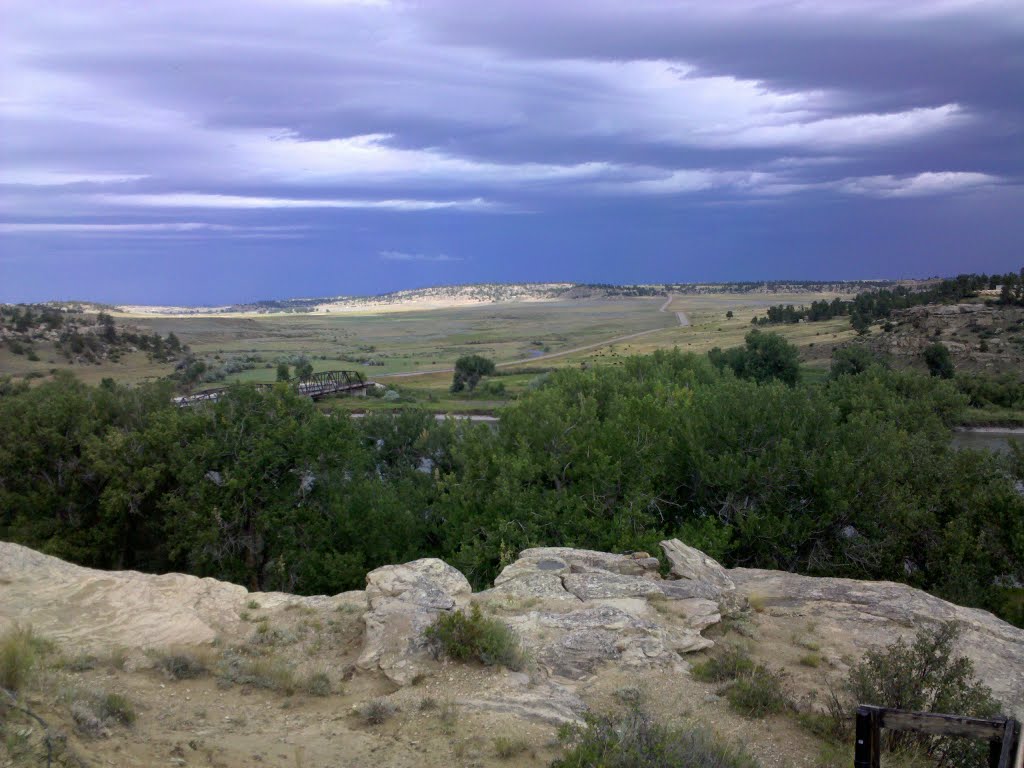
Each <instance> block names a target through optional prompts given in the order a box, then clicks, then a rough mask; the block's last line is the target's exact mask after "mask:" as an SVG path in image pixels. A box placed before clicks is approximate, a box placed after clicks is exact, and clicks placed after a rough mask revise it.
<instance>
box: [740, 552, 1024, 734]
mask: <svg viewBox="0 0 1024 768" xmlns="http://www.w3.org/2000/svg"><path fill="white" fill-rule="evenodd" d="M728 574H729V576H730V578H732V580H733V581H734V582H735V583H736V589H737V591H738V592H739V593H741V594H743V595H744V596H746V597H750V596H752V595H753V596H755V597H756V599H757V603H758V605H759V606H761V607H762V609H763V614H762V615H763V616H765V617H766V618H765V619H763V620H767V621H772V620H775V621H780V622H792V620H793V618H794V617H808V618H813V620H814V621H815V622H816V624H817V625H818V632H819V634H821V635H823V636H826V635H827V639H828V643H829V645H831V646H833V647H838V648H843V649H845V650H846V651H847V652H848V653H849V654H850V655H851V656H853V657H854V658H859V657H860V656H861V655H863V653H864V652H865V651H867V650H869V649H871V648H876V647H883V646H886V645H889V644H891V643H892V642H894V641H895V640H896V638H897V637H900V636H902V637H904V638H905V639H907V640H910V639H912V638H913V635H914V633H915V632H916V630H917V629H918V628H919V627H924V626H931V625H934V624H936V623H938V622H946V621H957V622H959V623H960V625H961V628H962V631H963V634H962V636H961V638H960V643H959V647H958V648H957V651H958V652H959V653H962V654H963V655H965V656H967V657H968V658H970V659H971V661H972V662H973V663H974V669H975V674H976V675H977V676H978V677H979V678H980V679H981V681H982V682H984V683H985V685H987V686H988V687H989V688H991V689H992V692H993V693H994V694H995V696H996V698H998V699H999V700H1000V701H1001V702H1003V704H1005V705H1006V706H1007V707H1009V708H1010V709H1011V710H1012V711H1013V712H1014V713H1015V714H1016V716H1018V717H1024V629H1019V628H1018V627H1014V626H1013V625H1011V624H1008V623H1007V622H1005V621H1002V620H1001V619H998V618H996V617H995V616H993V615H992V614H991V613H989V612H988V611H982V610H978V609H975V608H964V607H962V606H958V605H954V604H953V603H948V602H946V601H945V600H942V599H941V598H938V597H934V596H933V595H929V594H928V593H927V592H922V591H921V590H919V589H914V588H913V587H908V586H907V585H905V584H897V583H894V582H891V581H857V580H855V579H835V578H828V577H814V576H800V575H797V574H794V573H783V572H780V571H766V570H760V569H755V568H733V569H731V570H729V571H728Z"/></svg>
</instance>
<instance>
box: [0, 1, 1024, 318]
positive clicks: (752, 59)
mask: <svg viewBox="0 0 1024 768" xmlns="http://www.w3.org/2000/svg"><path fill="white" fill-rule="evenodd" d="M0 29H3V30H4V31H3V32H2V33H0V35H2V41H0V300H7V301H26V300H42V299H50V298H88V299H97V300H109V301H125V302H150V303H218V302H230V301H244V300H251V299H260V298H279V297H289V296H311V295H316V296H319V295H333V294H363V293H377V292H383V291H387V290H392V289H396V288H406V287H416V286H422V285H431V284H440V283H457V282H479V281H490V280H496V281H522V280H530V281H548V280H571V281H600V282H645V281H698V280H741V279H762V278H798V279H818V278H871V277H902V276H928V275H936V274H955V273H957V272H961V271H996V270H998V271H1006V270H1010V269H1017V268H1019V267H1020V266H1021V265H1022V263H1024V258H1022V257H1024V248H1022V243H1024V186H1022V181H1024V3H1022V2H1020V0H1012V2H1011V1H1006V2H1003V0H988V1H985V0H817V1H816V2H812V1H810V0H717V1H716V2H709V1H708V0H678V1H677V2H663V1H662V0H586V2H584V1H583V0H580V1H579V2H570V1H569V0H544V1H543V2H535V1H534V0H467V1H466V2H462V1H461V0H429V1H424V2H403V1H402V0H396V1H395V2H389V1H388V0H379V1H377V2H374V1H366V2H361V1H350V0H290V1H289V2H282V1H280V0H238V1H237V2H235V1H234V0H203V2H198V1H197V0H175V2H167V3H164V2H160V3H152V2H131V1H128V0H124V1H122V2H113V1H108V0H78V1H77V2H60V1H59V0H52V1H50V2H40V0H4V2H3V3H2V4H0Z"/></svg>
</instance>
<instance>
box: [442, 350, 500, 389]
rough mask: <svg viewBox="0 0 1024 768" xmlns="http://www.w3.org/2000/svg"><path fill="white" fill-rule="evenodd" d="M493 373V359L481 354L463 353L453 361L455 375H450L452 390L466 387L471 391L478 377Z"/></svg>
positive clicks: (477, 381) (478, 379)
mask: <svg viewBox="0 0 1024 768" xmlns="http://www.w3.org/2000/svg"><path fill="white" fill-rule="evenodd" d="M492 373H494V361H493V360H490V359H488V358H486V357H483V356H482V355H464V356H462V357H460V358H459V359H458V360H456V361H455V375H454V376H453V377H452V386H451V391H452V392H461V391H462V390H463V389H468V390H469V391H470V392H472V391H473V390H474V389H476V385H477V384H478V383H480V379H482V378H483V377H484V376H490V375H491V374H492Z"/></svg>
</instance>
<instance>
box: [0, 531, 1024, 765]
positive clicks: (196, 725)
mask: <svg viewBox="0 0 1024 768" xmlns="http://www.w3.org/2000/svg"><path fill="white" fill-rule="evenodd" d="M661 546H662V549H663V550H664V554H665V556H666V557H667V559H668V561H669V562H670V563H671V572H670V573H669V575H668V577H667V578H662V577H661V576H660V575H659V561H658V559H656V558H654V557H651V556H649V555H647V554H646V553H636V554H630V555H612V554H606V553H601V552H592V551H587V550H576V549H567V548H541V549H529V550H525V551H524V552H522V553H521V554H520V556H519V558H518V559H517V560H516V561H515V562H514V563H512V564H511V565H509V566H508V567H506V568H505V569H504V570H503V571H502V573H501V574H500V575H499V576H498V578H497V579H496V580H495V585H494V587H493V588H492V589H489V590H486V591H484V592H478V593H473V592H472V590H471V588H470V585H469V582H468V581H467V580H466V578H465V577H464V576H463V575H462V574H461V573H459V572H458V571H457V570H455V569H454V568H452V567H450V566H448V565H447V564H445V563H444V562H442V561H440V560H436V559H422V560H417V561H414V562H411V563H406V564H404V565H392V566H385V567H383V568H378V569H377V570H375V571H373V572H371V573H370V574H369V575H368V576H367V586H366V589H365V590H363V591H358V592H347V593H343V594H339V595H334V596H330V597H299V596H294V595H286V594H281V593H250V592H247V591H246V590H245V589H244V588H242V587H239V586H236V585H232V584H227V583H223V582H218V581H215V580H212V579H200V578H196V577H192V576H184V575H180V574H167V575H163V576H152V575H145V574H141V573H136V572H101V571H94V570H90V569H86V568H81V567H78V566H74V565H70V564H68V563H66V562H63V561H61V560H57V559H55V558H52V557H49V556H46V555H42V554H39V553H37V552H34V551H32V550H30V549H26V548H24V547H21V546H18V545H15V544H9V543H2V542H0V632H3V631H5V630H10V628H11V627H13V626H16V625H18V626H21V627H23V628H24V627H25V626H26V625H29V624H31V625H32V628H33V630H34V632H35V633H36V635H37V640H36V641H35V642H36V643H37V645H39V647H40V648H41V649H44V651H45V652H44V653H43V654H42V657H41V658H42V659H43V660H42V662H41V663H40V664H39V665H38V668H37V670H36V674H35V675H34V676H33V678H32V679H31V682H30V683H29V684H28V685H27V686H26V688H25V691H26V693H25V696H24V701H25V702H27V704H28V706H29V707H30V708H31V709H32V710H33V711H35V712H36V713H37V714H39V715H41V716H42V717H43V718H44V720H46V721H47V722H48V723H49V725H50V727H51V731H52V732H53V733H55V734H57V735H58V736H59V739H58V740H59V745H58V746H59V748H60V755H61V758H60V759H61V760H62V761H64V762H63V764H66V765H82V764H89V765H117V766H149V765H157V764H170V765H201V766H226V767H234V766H251V765H275V766H302V765H310V766H318V765H335V764H346V765H371V764H375V765H389V766H417V768H424V767H427V768H429V767H430V766H442V765H443V766H451V765H475V766H482V765H492V764H493V765H499V764H500V765H523V766H525V765H547V764H548V763H550V762H551V760H552V759H554V758H556V757H557V756H558V755H559V749H560V747H559V746H558V742H557V740H556V738H555V737H556V732H557V729H558V727H559V726H561V725H564V724H567V723H575V722H579V721H580V718H581V717H582V715H583V714H584V713H585V712H587V711H594V712H602V711H608V710H609V709H612V708H614V707H616V706H618V705H620V704H621V703H622V702H623V701H632V700H636V699H643V700H644V701H646V702H648V703H649V705H650V706H651V707H653V708H654V709H655V710H656V711H657V712H658V714H659V715H660V716H661V717H663V718H664V719H666V720H668V721H674V722H676V721H677V722H692V723H698V724H700V725H702V726H704V727H707V728H710V729H712V730H713V731H714V732H715V733H717V734H718V736H719V737H720V738H722V739H724V740H726V741H732V742H742V743H745V744H746V746H747V748H748V749H749V750H750V751H751V752H752V753H754V754H755V756H756V757H757V759H758V760H759V761H760V763H761V764H762V765H765V766H782V765H796V766H816V765H820V764H821V759H820V753H821V750H822V742H821V741H820V739H819V738H818V737H817V736H815V735H814V734H813V733H812V732H810V731H808V730H807V729H806V728H802V727H800V726H799V725H798V718H797V717H796V716H795V715H782V714H780V715H773V716H771V719H770V721H769V722H770V727H762V726H752V724H751V721H750V720H748V719H747V718H744V717H742V716H740V715H739V714H737V713H736V712H734V711H733V710H732V709H730V708H729V706H728V705H727V702H726V701H725V699H723V698H722V696H721V690H720V686H718V685H716V684H712V683H705V682H700V681H698V680H697V679H695V678H694V677H693V676H692V675H691V674H690V670H691V664H692V662H693V661H694V660H697V659H701V658H705V657H707V655H708V653H709V652H710V653H714V652H715V650H716V646H718V647H722V646H724V645H742V646H744V647H746V648H748V649H749V653H750V654H751V657H752V658H753V660H754V661H756V662H758V663H763V664H766V665H770V666H771V667H772V668H781V670H783V671H784V672H785V673H786V675H785V676H784V677H780V678H779V679H780V680H785V687H786V690H787V694H788V696H790V697H791V699H792V701H793V706H794V707H795V708H796V709H797V710H798V711H801V712H811V711H814V710H815V709H821V708H822V707H823V705H824V698H823V695H824V692H825V690H826V688H827V685H828V683H829V681H834V680H837V679H839V678H841V677H842V676H843V675H844V674H845V673H846V672H847V671H848V669H849V667H850V665H851V664H853V663H855V662H856V661H857V659H859V658H860V657H861V656H862V654H863V653H864V652H865V651H866V650H868V649H870V648H872V647H874V646H879V645H883V644H886V643H890V642H892V641H893V640H894V639H896V638H897V637H905V636H910V635H912V634H913V632H914V630H915V629H916V628H918V627H921V626H928V625H934V624H935V623H937V622H942V621H946V620H950V619H954V620H957V621H959V622H960V623H961V624H962V627H963V635H962V638H961V643H960V649H959V650H960V651H962V652H963V653H964V654H966V655H967V656H968V657H969V658H970V659H971V660H972V661H973V663H974V665H975V670H976V672H977V674H978V676H979V677H980V678H981V679H982V680H983V681H984V682H985V683H986V684H987V685H988V686H990V687H991V688H992V690H993V692H994V694H995V695H996V696H997V697H998V698H999V699H1001V700H1002V701H1003V702H1005V703H1007V704H1008V705H1009V706H1012V707H1016V714H1017V715H1018V716H1020V715H1022V714H1024V630H1020V629H1017V628H1014V627H1012V626H1010V625H1008V624H1006V623H1004V622H1002V621H1000V620H998V619H996V618H994V617H993V616H992V615H990V614H988V613H985V612H983V611H978V610H972V609H966V608H961V607H957V606H954V605H952V604H950V603H947V602H944V601H942V600H940V599H938V598H935V597H932V596H930V595H927V594H925V593H923V592H920V591H917V590H914V589H911V588H909V587H906V586H903V585H899V584H892V583H870V582H858V581H851V580H845V579H829V578H811V577H806V576H797V575H793V574H788V573H780V572H774V571H759V570H747V569H732V570H726V569H723V568H722V567H721V566H720V565H718V563H716V562H714V561H713V560H711V559H710V558H708V557H706V556H705V555H703V554H702V553H700V552H698V551H697V550H694V549H692V548H689V547H687V546H685V545H683V544H682V543H680V542H679V541H677V540H672V541H666V542H663V543H662V545H661ZM469 606H479V607H480V608H481V609H482V614H483V615H485V616H488V617H494V618H497V619H500V620H501V621H502V622H504V623H505V624H506V625H508V626H509V627H511V628H512V629H513V630H514V632H515V633H516V635H517V636H518V637H519V638H520V639H521V641H522V645H523V647H524V648H525V651H526V657H527V663H526V664H525V666H524V668H523V670H522V671H508V670H504V669H500V668H497V667H484V666H481V665H474V664H468V663H456V662H451V661H439V660H437V659H435V658H434V655H433V654H432V653H431V651H430V648H429V646H428V644H427V642H426V641H425V639H424V635H423V630H424V629H425V628H426V627H427V626H429V625H430V624H431V623H432V622H433V621H434V620H435V619H436V618H437V617H438V616H439V615H441V614H445V613H448V612H451V611H454V610H456V609H460V608H467V607H469ZM111 697H113V698H111ZM110 701H115V702H117V703H118V707H119V708H115V709H111V708H110V706H108V707H107V710H108V711H107V716H106V717H104V716H103V713H102V712H100V711H99V710H97V708H96V707H97V706H98V705H96V704H95V702H108V703H109V702H110ZM90 702H92V704H90ZM126 707H127V708H130V709H131V717H128V716H127V715H124V711H125V708H126ZM97 712H99V714H97ZM110 712H113V714H110ZM118 713H120V715H121V716H119V715H118ZM12 722H13V720H12ZM18 723H19V724H18V730H17V734H20V735H15V736H9V738H8V740H7V744H8V749H20V750H22V752H21V753H19V754H22V755H25V754H28V750H31V749H32V748H40V745H41V743H42V742H41V728H40V727H39V726H38V724H34V723H33V722H32V721H28V720H27V719H26V720H24V721H22V720H19V721H18ZM10 733H12V734H13V733H15V731H13V730H12V731H10ZM11 744H15V747H11V746H10V745H11ZM33 745H34V747H33ZM12 755H13V752H12ZM14 757H15V758H16V757H17V755H14ZM26 759H27V758H26ZM76 761H77V762H76ZM339 761H340V762H339ZM25 764H31V763H25Z"/></svg>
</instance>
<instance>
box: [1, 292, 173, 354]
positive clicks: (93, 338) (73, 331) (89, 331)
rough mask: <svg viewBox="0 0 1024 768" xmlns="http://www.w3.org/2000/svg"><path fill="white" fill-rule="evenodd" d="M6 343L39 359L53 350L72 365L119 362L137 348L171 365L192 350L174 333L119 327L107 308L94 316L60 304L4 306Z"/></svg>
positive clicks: (4, 341)
mask: <svg viewBox="0 0 1024 768" xmlns="http://www.w3.org/2000/svg"><path fill="white" fill-rule="evenodd" d="M0 344H4V345H6V346H7V347H8V348H9V349H10V350H11V351H12V352H14V354H16V355H25V356H26V357H27V359H29V360H33V361H36V360H40V357H39V353H40V351H43V350H44V349H45V350H46V351H47V353H48V354H49V351H50V350H53V351H54V352H56V353H57V354H59V355H62V356H63V357H64V358H65V359H66V360H67V361H68V362H69V363H76V362H77V363H97V362H99V361H100V360H104V359H106V360H111V361H114V362H117V361H118V360H119V359H120V357H121V356H122V355H124V354H126V353H128V352H131V351H134V350H138V351H141V352H145V353H146V354H147V355H148V356H149V358H150V359H151V360H156V361H158V362H167V361H172V360H177V359H178V358H180V357H181V356H182V355H183V354H184V353H186V352H187V351H188V347H187V346H186V345H183V344H182V343H181V341H180V340H179V339H178V337H177V336H176V335H175V334H173V333H170V334H168V335H167V336H161V335H160V334H158V333H146V332H145V331H143V330H142V329H139V328H135V327H132V326H125V325H119V324H118V323H117V322H116V321H115V319H114V317H113V315H111V314H110V313H108V312H105V311H102V310H101V311H99V312H97V313H96V314H95V315H92V314H89V313H86V312H84V311H82V310H81V309H79V308H71V307H64V306H59V305H55V304H0Z"/></svg>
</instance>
